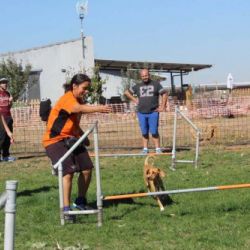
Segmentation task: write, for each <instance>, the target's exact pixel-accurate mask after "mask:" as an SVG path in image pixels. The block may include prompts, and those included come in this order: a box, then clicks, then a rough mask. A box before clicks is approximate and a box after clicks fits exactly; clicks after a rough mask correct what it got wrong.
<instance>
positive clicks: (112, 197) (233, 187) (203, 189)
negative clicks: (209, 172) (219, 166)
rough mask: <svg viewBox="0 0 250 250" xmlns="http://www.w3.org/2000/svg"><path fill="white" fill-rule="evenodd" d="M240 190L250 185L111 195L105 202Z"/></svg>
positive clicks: (105, 198)
mask: <svg viewBox="0 0 250 250" xmlns="http://www.w3.org/2000/svg"><path fill="white" fill-rule="evenodd" d="M239 188H250V184H249V183H246V184H234V185H225V186H216V187H204V188H188V189H176V190H169V191H161V192H149V193H135V194H121V195H111V196H106V197H104V198H103V200H106V201H107V200H121V199H128V198H141V197H147V196H155V195H167V194H181V193H193V192H205V191H218V190H229V189H239Z"/></svg>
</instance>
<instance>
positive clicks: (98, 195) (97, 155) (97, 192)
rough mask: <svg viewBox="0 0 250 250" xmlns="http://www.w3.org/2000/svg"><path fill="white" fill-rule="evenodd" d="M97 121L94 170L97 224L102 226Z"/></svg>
mask: <svg viewBox="0 0 250 250" xmlns="http://www.w3.org/2000/svg"><path fill="white" fill-rule="evenodd" d="M97 125H98V123H97V122H96V126H95V128H94V146H95V171H96V200H97V201H96V203H97V209H98V213H97V226H98V227H100V226H102V221H103V202H102V190H101V174H100V161H99V145H98V126H97Z"/></svg>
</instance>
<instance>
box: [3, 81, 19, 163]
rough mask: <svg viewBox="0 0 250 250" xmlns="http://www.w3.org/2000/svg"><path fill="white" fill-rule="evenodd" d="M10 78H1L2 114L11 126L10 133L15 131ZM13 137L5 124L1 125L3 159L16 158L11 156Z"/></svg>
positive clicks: (8, 160) (13, 159) (7, 160)
mask: <svg viewBox="0 0 250 250" xmlns="http://www.w3.org/2000/svg"><path fill="white" fill-rule="evenodd" d="M8 83H9V81H8V79H7V78H0V114H1V115H2V116H3V118H4V120H5V123H6V125H7V127H8V128H9V131H10V133H11V134H12V133H13V118H12V116H11V112H10V109H11V106H12V101H13V97H12V96H11V94H10V93H9V92H8V91H7V87H8ZM11 138H12V137H11V136H9V135H8V133H7V130H6V128H5V127H4V126H0V145H1V148H0V149H1V155H2V161H6V162H12V161H15V160H16V158H15V157H13V156H10V151H9V150H10V145H11V140H12V139H11Z"/></svg>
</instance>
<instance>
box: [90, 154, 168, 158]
mask: <svg viewBox="0 0 250 250" xmlns="http://www.w3.org/2000/svg"><path fill="white" fill-rule="evenodd" d="M147 155H152V156H153V155H172V153H160V154H157V153H148V154H147ZM94 156H95V153H94V154H93V153H92V154H91V153H90V157H94ZM132 156H143V157H145V154H140V153H138V154H99V157H132Z"/></svg>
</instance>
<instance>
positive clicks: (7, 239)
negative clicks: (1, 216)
mask: <svg viewBox="0 0 250 250" xmlns="http://www.w3.org/2000/svg"><path fill="white" fill-rule="evenodd" d="M17 183H18V182H17V181H6V192H7V200H6V204H5V229H4V250H13V249H14V245H15V244H14V243H15V219H16V190H17Z"/></svg>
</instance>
